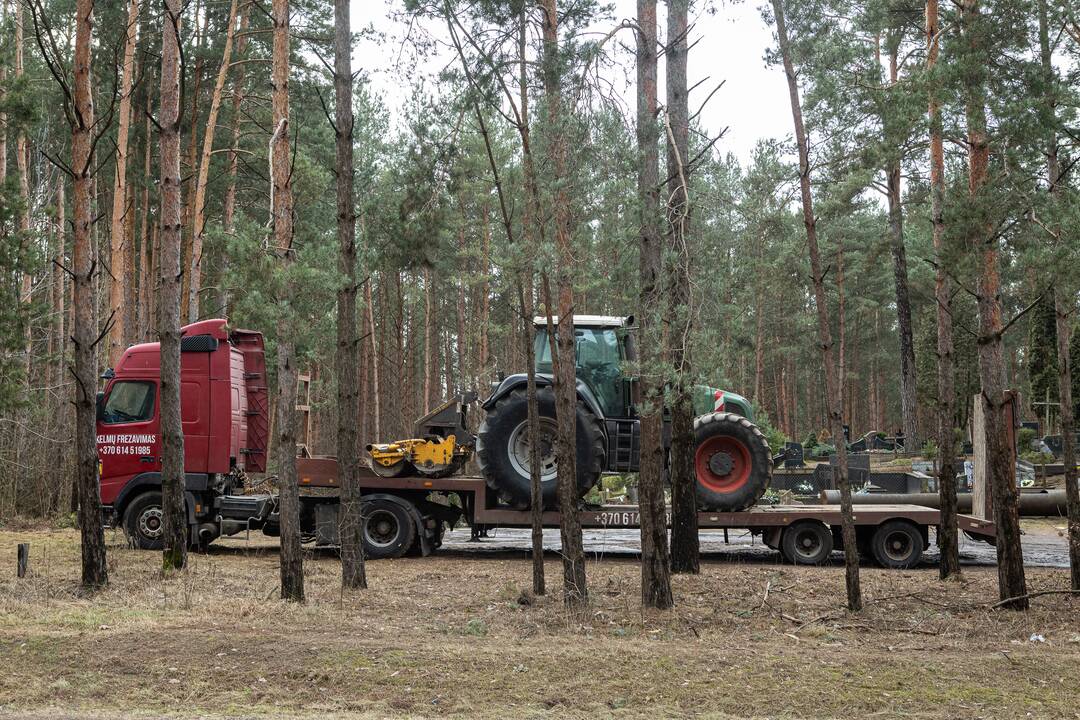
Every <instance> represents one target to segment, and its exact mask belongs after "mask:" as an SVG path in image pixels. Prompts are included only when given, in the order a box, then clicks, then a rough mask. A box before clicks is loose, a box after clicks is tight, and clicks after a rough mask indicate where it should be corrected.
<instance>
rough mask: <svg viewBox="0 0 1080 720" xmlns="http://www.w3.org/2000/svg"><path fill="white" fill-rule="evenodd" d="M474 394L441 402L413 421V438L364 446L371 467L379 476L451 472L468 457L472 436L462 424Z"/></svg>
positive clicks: (473, 440) (441, 474) (460, 465)
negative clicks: (414, 435)
mask: <svg viewBox="0 0 1080 720" xmlns="http://www.w3.org/2000/svg"><path fill="white" fill-rule="evenodd" d="M475 400H476V394H475V393H466V394H465V395H461V396H458V397H456V398H454V399H452V400H449V401H447V402H446V403H443V404H442V405H440V406H439V407H438V408H436V409H435V410H433V411H431V412H430V413H428V414H427V415H425V416H424V417H422V418H420V419H419V420H417V421H416V427H415V430H416V434H417V435H418V436H421V435H422V436H423V437H415V438H412V439H409V440H395V441H394V442H388V443H373V444H371V445H368V446H367V448H366V449H367V451H368V454H369V455H371V469H372V470H374V471H375V473H376V474H377V475H381V476H383V477H401V476H402V475H413V474H417V473H418V474H420V475H426V476H428V477H446V476H448V475H453V474H454V473H456V472H458V471H459V470H461V468H462V467H463V466H464V465H465V463H467V462H468V461H469V458H471V457H472V452H473V446H474V445H475V443H476V438H475V437H474V436H473V434H472V433H470V432H469V431H468V429H467V428H466V426H465V414H466V409H467V406H468V404H469V403H470V402H473V401H475Z"/></svg>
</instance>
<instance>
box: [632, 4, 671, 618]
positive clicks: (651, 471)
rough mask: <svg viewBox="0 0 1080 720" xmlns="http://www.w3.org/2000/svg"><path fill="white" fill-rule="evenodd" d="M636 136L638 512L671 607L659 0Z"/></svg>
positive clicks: (642, 72)
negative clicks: (666, 488) (663, 335)
mask: <svg viewBox="0 0 1080 720" xmlns="http://www.w3.org/2000/svg"><path fill="white" fill-rule="evenodd" d="M637 25H638V32H637V142H638V203H639V205H640V213H641V215H640V217H641V231H640V236H639V237H640V244H641V252H640V259H639V263H638V265H639V267H638V274H639V276H640V278H641V291H640V296H639V303H640V309H641V312H640V315H639V317H638V326H639V330H638V337H639V338H640V339H641V342H640V344H639V347H640V352H639V354H640V367H641V369H640V371H639V373H638V376H639V378H640V381H639V387H640V393H641V398H642V402H641V404H640V405H639V412H640V415H641V463H640V468H639V470H638V507H639V510H640V515H641V604H642V605H643V606H644V607H653V608H669V607H671V606H672V605H673V604H674V600H673V599H672V596H671V565H670V559H669V557H668V538H667V508H666V507H665V504H664V441H663V415H664V413H663V407H664V388H663V380H662V377H663V373H662V372H661V368H660V364H661V363H662V362H663V357H662V340H661V333H660V317H661V306H662V302H663V299H662V293H663V288H662V287H661V280H662V277H663V261H662V248H661V231H660V218H661V210H660V149H659V145H658V143H659V137H658V132H657V116H656V115H657V98H656V94H657V91H656V75H657V70H656V0H638V3H637Z"/></svg>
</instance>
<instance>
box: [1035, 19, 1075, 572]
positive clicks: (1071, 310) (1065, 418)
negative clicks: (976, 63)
mask: <svg viewBox="0 0 1080 720" xmlns="http://www.w3.org/2000/svg"><path fill="white" fill-rule="evenodd" d="M1038 12H1039V51H1040V60H1041V62H1042V71H1043V79H1044V82H1045V83H1046V88H1047V97H1046V101H1045V102H1044V104H1043V108H1042V111H1043V112H1044V113H1045V116H1044V117H1043V118H1042V119H1043V124H1044V126H1045V127H1046V128H1047V129H1048V137H1047V146H1046V179H1047V184H1048V185H1049V188H1050V198H1051V203H1052V204H1054V205H1056V204H1057V203H1058V202H1060V201H1059V200H1058V196H1059V194H1060V192H1059V191H1060V184H1061V179H1062V178H1061V166H1060V160H1059V158H1058V139H1057V130H1056V122H1057V118H1056V107H1057V101H1056V97H1055V96H1054V91H1053V87H1054V81H1055V79H1056V78H1055V74H1054V72H1055V71H1054V66H1053V54H1052V52H1051V48H1050V23H1049V20H1048V17H1047V15H1048V13H1047V2H1046V0H1039V3H1038ZM1058 232H1059V233H1060V229H1058ZM1069 287H1071V283H1068V281H1067V279H1066V278H1065V277H1062V278H1059V279H1058V284H1057V285H1056V286H1055V288H1054V315H1055V323H1056V330H1057V365H1058V402H1059V403H1060V405H1059V407H1060V408H1061V462H1062V463H1063V464H1064V466H1065V502H1066V506H1067V508H1068V516H1069V569H1070V572H1069V574H1070V580H1071V583H1070V587H1072V589H1073V590H1076V591H1080V488H1078V487H1077V477H1076V447H1075V443H1074V441H1075V433H1076V417H1075V413H1074V406H1073V392H1072V391H1073V380H1072V372H1073V367H1072V356H1071V353H1070V352H1069V348H1070V345H1071V339H1072V332H1073V327H1072V319H1073V317H1074V315H1075V311H1076V295H1075V291H1072V290H1069V289H1067V288H1069Z"/></svg>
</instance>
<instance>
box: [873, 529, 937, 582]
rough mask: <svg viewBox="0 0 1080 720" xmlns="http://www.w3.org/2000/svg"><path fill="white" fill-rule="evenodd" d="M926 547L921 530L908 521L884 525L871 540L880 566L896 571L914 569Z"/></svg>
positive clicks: (875, 558) (875, 557)
mask: <svg viewBox="0 0 1080 720" xmlns="http://www.w3.org/2000/svg"><path fill="white" fill-rule="evenodd" d="M924 547H925V543H923V536H922V533H921V532H919V528H918V527H916V526H915V525H913V524H912V523H910V522H908V521H907V520H889V521H888V522H884V523H882V524H881V525H879V526H878V528H877V530H875V531H874V536H873V538H871V539H870V550H871V552H872V553H873V555H874V560H876V561H877V563H878V565H881V566H882V567H885V568H892V569H895V570H905V569H907V568H910V567H914V566H915V564H916V563H918V562H919V558H921V557H922V553H923V549H924Z"/></svg>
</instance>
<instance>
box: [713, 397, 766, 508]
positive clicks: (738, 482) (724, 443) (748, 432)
mask: <svg viewBox="0 0 1080 720" xmlns="http://www.w3.org/2000/svg"><path fill="white" fill-rule="evenodd" d="M694 474H695V476H696V479H697V499H698V503H699V504H700V505H701V507H702V508H703V509H705V510H718V511H721V512H737V511H739V510H745V509H746V508H748V507H750V506H751V505H753V504H754V503H756V502H757V501H758V499H760V498H761V496H762V495H764V494H765V490H766V489H767V488H768V487H769V481H770V480H771V479H772V456H771V455H770V453H769V443H768V442H767V441H766V440H765V436H764V435H762V434H761V430H759V429H758V427H757V426H756V425H754V424H753V423H752V422H750V421H749V420H747V419H746V418H744V417H742V416H740V415H736V414H734V413H728V412H714V413H709V414H707V415H701V416H700V417H697V418H695V419H694Z"/></svg>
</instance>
